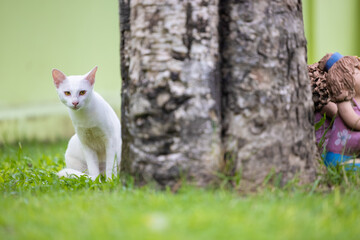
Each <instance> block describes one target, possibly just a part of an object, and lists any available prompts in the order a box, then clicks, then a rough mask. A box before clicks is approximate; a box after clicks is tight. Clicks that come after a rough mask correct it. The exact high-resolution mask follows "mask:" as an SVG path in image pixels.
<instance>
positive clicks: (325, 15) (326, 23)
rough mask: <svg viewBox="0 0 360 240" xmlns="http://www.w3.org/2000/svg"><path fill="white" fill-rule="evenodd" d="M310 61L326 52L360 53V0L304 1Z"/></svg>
mask: <svg viewBox="0 0 360 240" xmlns="http://www.w3.org/2000/svg"><path fill="white" fill-rule="evenodd" d="M302 2H303V15H304V25H305V35H306V39H307V41H308V63H309V64H312V63H314V62H317V61H319V60H320V59H321V58H322V57H323V56H324V55H325V54H326V53H331V52H340V53H341V54H342V55H355V56H359V55H360V46H359V42H358V41H359V36H360V29H359V26H360V16H359V10H360V1H359V0H302Z"/></svg>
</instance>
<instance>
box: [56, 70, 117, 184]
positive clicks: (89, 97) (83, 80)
mask: <svg viewBox="0 0 360 240" xmlns="http://www.w3.org/2000/svg"><path fill="white" fill-rule="evenodd" d="M96 70H97V67H95V68H94V69H93V70H92V71H90V72H89V73H88V74H86V75H83V76H65V74H63V73H62V72H60V71H59V70H56V69H54V70H53V78H54V83H55V86H56V87H57V92H58V95H59V98H60V100H61V102H63V103H64V104H65V105H66V106H67V107H68V109H69V114H70V118H71V120H72V122H73V125H74V128H75V132H76V134H75V135H74V136H72V138H71V139H70V141H69V144H68V147H67V149H66V153H65V162H66V168H65V169H63V170H61V171H60V172H59V173H58V176H60V177H62V176H65V177H71V176H72V175H76V176H81V175H84V174H87V175H89V176H90V177H91V178H92V179H95V178H96V177H97V176H98V175H99V174H101V173H105V174H106V177H107V178H112V176H113V175H115V176H116V175H117V174H118V173H119V171H120V161H121V129H120V121H119V119H118V117H117V116H116V114H115V112H114V110H113V109H112V108H111V107H110V105H109V104H108V103H107V102H106V101H105V100H104V99H103V98H102V97H101V96H100V95H99V94H98V93H96V92H95V91H93V83H94V81H95V73H96ZM62 74H63V75H62ZM81 91H86V93H85V94H84V95H80V94H79V93H80V92H81ZM65 92H70V93H71V95H70V96H67V95H66V94H65ZM74 102H75V103H77V102H78V104H77V105H76V106H75V105H74V104H73V103H74Z"/></svg>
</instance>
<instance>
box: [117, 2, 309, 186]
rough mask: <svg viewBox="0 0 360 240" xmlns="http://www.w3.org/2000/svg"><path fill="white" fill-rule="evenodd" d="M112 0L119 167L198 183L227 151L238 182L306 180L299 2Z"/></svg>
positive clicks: (165, 180) (161, 179)
mask: <svg viewBox="0 0 360 240" xmlns="http://www.w3.org/2000/svg"><path fill="white" fill-rule="evenodd" d="M119 1H120V25H121V70H122V71H121V73H122V81H123V86H122V116H121V122H122V133H123V136H122V138H123V152H122V171H124V172H129V173H130V174H132V175H134V176H138V177H140V179H142V180H145V181H149V180H156V181H157V182H158V183H160V184H162V185H171V184H173V183H174V182H175V181H176V180H177V179H178V178H180V177H181V176H182V175H183V176H187V177H189V178H194V179H195V180H196V182H198V183H204V182H206V181H207V180H208V179H209V178H211V176H213V175H214V173H215V171H219V170H220V168H221V166H222V165H223V164H224V150H225V161H226V162H227V163H229V162H232V163H234V164H233V165H232V166H233V168H234V171H241V172H242V176H243V180H244V181H242V183H243V184H244V186H245V185H246V186H252V185H258V184H259V183H261V182H262V181H263V179H264V177H265V176H266V175H267V174H268V173H269V171H271V170H272V169H274V171H275V173H282V174H283V178H282V179H283V182H286V181H288V180H289V179H291V178H292V177H294V174H296V173H297V172H299V173H300V176H301V178H302V179H312V178H313V176H314V173H315V172H314V166H313V164H312V158H313V154H314V151H315V148H314V147H315V143H314V132H313V126H312V119H313V109H312V101H311V91H310V85H309V80H308V77H307V68H306V40H305V38H304V29H303V23H302V13H301V2H300V1H295V0H288V1H270V0H269V1H267V0H256V1H255V0H242V1H235V0H232V1H231V0H220V2H218V0H142V1H140V0H119ZM219 14H220V17H221V19H220V20H219ZM220 53H221V54H220ZM221 95H222V96H221ZM221 116H222V118H223V119H222V120H221ZM223 145H224V150H223Z"/></svg>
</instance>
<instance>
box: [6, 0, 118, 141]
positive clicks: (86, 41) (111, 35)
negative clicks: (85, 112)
mask: <svg viewBox="0 0 360 240" xmlns="http://www.w3.org/2000/svg"><path fill="white" fill-rule="evenodd" d="M118 19H119V18H118V1H117V0H61V1H59V0H0V143H1V142H4V141H13V140H17V139H19V138H20V139H23V138H39V139H42V140H46V139H56V138H60V137H67V136H69V135H71V134H72V133H73V129H72V125H71V122H69V119H68V116H67V110H66V108H65V106H63V105H62V104H61V103H60V102H59V100H58V97H57V94H56V90H55V87H54V85H53V82H52V77H51V70H52V68H58V69H60V70H62V71H63V72H64V73H65V74H67V75H82V74H85V73H87V72H88V71H90V70H91V69H92V68H93V67H94V66H95V65H98V66H99V69H98V72H97V76H96V83H95V90H96V91H97V92H99V93H100V94H101V95H102V96H103V97H104V98H105V99H106V100H107V101H108V102H110V103H111V105H112V106H113V107H114V108H116V109H117V110H118V111H117V112H119V109H120V67H119V66H120V60H119V59H120V58H119V20H118Z"/></svg>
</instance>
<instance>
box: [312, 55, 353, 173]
mask: <svg viewBox="0 0 360 240" xmlns="http://www.w3.org/2000/svg"><path fill="white" fill-rule="evenodd" d="M316 67H317V68H318V72H319V75H321V76H322V78H324V79H325V82H326V86H325V88H326V89H327V91H328V93H329V96H330V98H329V97H328V98H327V99H326V100H324V101H323V106H322V107H321V108H320V109H319V113H320V114H321V112H326V113H327V114H329V115H330V116H331V115H334V113H336V110H337V115H336V117H335V121H334V124H333V126H332V129H331V131H329V132H328V133H329V134H328V135H327V136H326V137H325V138H326V144H325V148H326V154H325V156H324V162H325V165H326V166H336V165H338V164H341V165H345V166H346V169H349V168H350V167H353V164H355V168H356V167H360V159H358V157H359V155H360V105H359V104H358V103H360V69H359V68H360V60H359V59H358V58H357V57H354V56H342V55H341V54H340V53H334V54H327V55H325V56H324V57H323V58H322V59H321V60H320V61H319V62H318V64H317V66H316ZM313 68H314V69H315V66H313ZM314 72H315V71H314ZM314 72H313V73H310V78H311V79H314V77H311V74H313V75H314ZM318 81H319V80H318ZM330 100H331V101H330ZM333 104H336V107H337V108H336V107H335V106H334V105H333Z"/></svg>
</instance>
